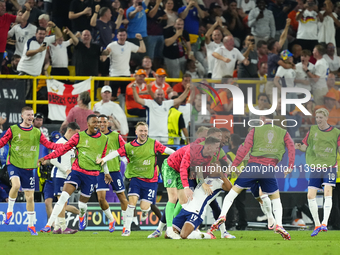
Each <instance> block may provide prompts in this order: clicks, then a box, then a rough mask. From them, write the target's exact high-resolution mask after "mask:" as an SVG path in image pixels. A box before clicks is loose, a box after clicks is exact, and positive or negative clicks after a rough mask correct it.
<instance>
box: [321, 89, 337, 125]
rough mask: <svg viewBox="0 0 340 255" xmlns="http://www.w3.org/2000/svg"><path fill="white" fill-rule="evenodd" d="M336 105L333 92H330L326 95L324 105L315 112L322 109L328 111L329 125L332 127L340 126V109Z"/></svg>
mask: <svg viewBox="0 0 340 255" xmlns="http://www.w3.org/2000/svg"><path fill="white" fill-rule="evenodd" d="M335 104H336V97H335V95H334V94H333V93H332V92H330V91H328V92H327V94H326V95H324V105H317V106H315V110H317V109H320V108H325V109H327V110H328V112H329V116H328V121H327V123H328V124H329V125H332V126H335V125H340V109H337V108H336V106H335Z"/></svg>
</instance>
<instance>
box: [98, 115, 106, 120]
mask: <svg viewBox="0 0 340 255" xmlns="http://www.w3.org/2000/svg"><path fill="white" fill-rule="evenodd" d="M98 118H107V119H108V117H107V116H106V115H105V114H100V115H99V116H98Z"/></svg>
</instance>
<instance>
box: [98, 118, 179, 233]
mask: <svg viewBox="0 0 340 255" xmlns="http://www.w3.org/2000/svg"><path fill="white" fill-rule="evenodd" d="M135 132H136V135H137V139H135V140H133V141H132V142H130V143H127V144H125V145H124V146H123V147H121V148H119V149H118V150H116V151H113V152H111V153H109V155H107V156H106V157H104V158H102V159H97V163H98V164H102V165H103V164H104V163H105V162H107V161H109V160H112V159H114V158H116V157H118V156H121V157H127V159H128V162H129V163H128V165H127V168H126V171H125V177H126V178H128V179H131V182H130V187H129V193H128V197H129V204H128V207H127V210H126V224H125V229H123V233H122V236H129V235H130V232H131V222H132V217H133V212H134V210H135V207H136V204H137V202H138V199H140V200H141V202H140V208H141V210H142V217H141V220H142V221H143V220H145V219H146V218H147V216H148V212H149V210H150V204H152V203H155V201H156V196H155V195H156V193H157V187H158V185H157V181H158V167H157V164H156V163H157V162H156V153H157V152H159V153H167V154H172V153H173V152H174V150H172V149H170V148H167V147H165V146H164V145H162V144H161V143H160V142H158V141H156V140H154V139H151V138H149V137H148V125H147V124H146V123H145V122H138V123H137V125H136V131H135Z"/></svg>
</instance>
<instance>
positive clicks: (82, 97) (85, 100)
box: [79, 91, 91, 105]
mask: <svg viewBox="0 0 340 255" xmlns="http://www.w3.org/2000/svg"><path fill="white" fill-rule="evenodd" d="M79 99H80V100H81V101H82V102H83V104H84V105H88V104H89V103H90V102H91V97H90V93H89V92H88V91H84V92H81V93H80V94H79Z"/></svg>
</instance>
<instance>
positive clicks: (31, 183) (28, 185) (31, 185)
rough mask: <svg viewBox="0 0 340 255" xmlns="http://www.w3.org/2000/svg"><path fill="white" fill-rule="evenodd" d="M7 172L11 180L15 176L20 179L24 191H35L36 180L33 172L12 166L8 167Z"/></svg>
mask: <svg viewBox="0 0 340 255" xmlns="http://www.w3.org/2000/svg"><path fill="white" fill-rule="evenodd" d="M7 171H8V175H9V179H12V178H13V177H14V176H17V177H19V179H20V183H21V188H22V190H24V191H25V190H31V191H32V190H33V191H34V189H35V178H34V172H33V170H26V169H22V168H19V167H16V166H14V165H12V164H10V165H8V166H7Z"/></svg>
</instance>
